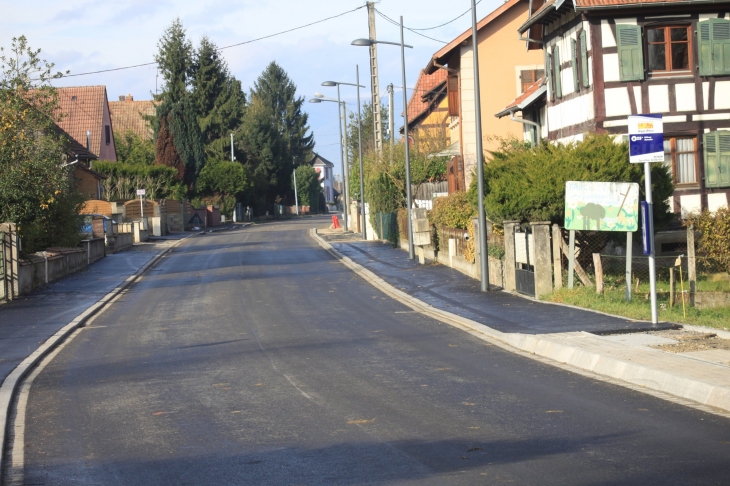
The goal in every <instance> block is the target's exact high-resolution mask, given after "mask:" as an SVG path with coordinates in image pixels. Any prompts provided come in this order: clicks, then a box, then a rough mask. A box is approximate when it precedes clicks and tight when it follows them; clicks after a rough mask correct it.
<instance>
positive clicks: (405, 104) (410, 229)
mask: <svg viewBox="0 0 730 486" xmlns="http://www.w3.org/2000/svg"><path fill="white" fill-rule="evenodd" d="M373 44H388V45H391V46H400V63H401V75H402V79H403V133H404V135H405V151H406V199H407V201H406V210H407V211H408V259H409V260H413V259H415V258H416V252H415V250H414V248H413V222H412V221H411V205H412V197H411V155H410V147H409V145H408V95H407V93H406V89H405V86H406V49H405V48H406V47H408V48H409V49H413V46H409V45H406V44H405V43H404V42H403V16H402V15H401V17H400V42H386V41H380V40H373V39H355V40H354V41H352V45H353V46H365V47H370V46H372V45H373Z"/></svg>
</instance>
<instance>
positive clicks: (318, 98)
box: [309, 93, 348, 231]
mask: <svg viewBox="0 0 730 486" xmlns="http://www.w3.org/2000/svg"><path fill="white" fill-rule="evenodd" d="M314 96H315V97H314V98H312V99H311V100H309V102H310V103H322V102H323V101H328V102H331V103H337V116H338V119H337V125H338V126H339V127H340V170H341V171H342V194H343V195H344V196H345V207H344V211H343V212H342V221H343V222H344V223H345V231H347V228H348V226H347V209H348V208H347V202H348V200H347V179H346V178H345V159H344V144H343V143H342V123H340V120H339V116H340V113H341V111H340V110H341V107H342V106H343V105H344V102H342V101H340V100H336V99H334V98H327V97H326V96H324V95H321V94H319V93H314ZM345 113H347V112H345Z"/></svg>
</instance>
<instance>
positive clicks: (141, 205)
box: [137, 189, 147, 218]
mask: <svg viewBox="0 0 730 486" xmlns="http://www.w3.org/2000/svg"><path fill="white" fill-rule="evenodd" d="M145 194H147V191H146V190H145V189H137V195H138V196H139V211H140V215H141V216H142V217H143V218H144V202H143V200H144V196H145Z"/></svg>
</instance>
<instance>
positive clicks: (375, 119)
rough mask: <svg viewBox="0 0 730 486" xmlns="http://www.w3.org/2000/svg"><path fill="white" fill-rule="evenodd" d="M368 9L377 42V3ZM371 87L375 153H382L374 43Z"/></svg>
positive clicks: (371, 4) (372, 46)
mask: <svg viewBox="0 0 730 486" xmlns="http://www.w3.org/2000/svg"><path fill="white" fill-rule="evenodd" d="M366 5H367V7H368V30H369V33H370V40H377V38H376V36H375V2H367V3H366ZM370 86H371V94H372V99H371V101H372V109H373V131H374V134H373V135H374V136H375V151H376V152H378V153H380V152H381V151H382V150H383V130H382V126H383V122H382V119H381V118H380V83H379V82H378V48H377V44H375V43H373V44H372V45H371V46H370Z"/></svg>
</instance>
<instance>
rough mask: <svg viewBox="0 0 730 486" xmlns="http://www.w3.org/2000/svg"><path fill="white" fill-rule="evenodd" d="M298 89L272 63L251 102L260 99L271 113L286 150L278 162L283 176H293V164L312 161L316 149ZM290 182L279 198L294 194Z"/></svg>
mask: <svg viewBox="0 0 730 486" xmlns="http://www.w3.org/2000/svg"><path fill="white" fill-rule="evenodd" d="M296 90H297V87H296V85H295V84H294V83H293V82H292V81H291V79H289V76H288V75H287V74H286V72H285V71H284V70H283V69H282V68H281V67H280V66H279V65H278V64H276V62H273V61H272V62H271V63H270V64H269V65H268V66H267V67H266V69H265V70H264V72H263V73H261V76H259V78H258V79H257V80H256V82H255V83H254V88H253V89H252V90H251V98H258V99H259V100H260V101H261V103H262V105H263V106H265V107H266V109H267V110H268V111H269V112H270V114H271V117H272V119H273V123H274V128H275V129H276V132H277V133H278V134H279V136H280V138H281V140H282V142H283V147H282V151H281V154H280V158H279V159H278V160H277V161H276V164H277V165H278V166H279V168H280V171H281V172H285V173H291V170H292V169H293V167H294V162H293V161H294V160H295V159H296V160H298V161H304V160H309V159H310V158H311V155H312V150H313V149H314V136H313V135H312V134H311V133H310V134H307V132H308V131H309V125H307V118H308V117H307V114H306V113H303V112H302V104H303V103H304V98H303V97H299V98H297V97H296ZM285 180H286V181H287V182H286V183H285V184H281V183H282V182H283V179H279V181H278V182H279V184H280V185H279V186H278V189H279V190H280V192H279V194H284V193H285V192H289V191H291V187H290V185H289V184H288V178H287V179H285Z"/></svg>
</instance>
